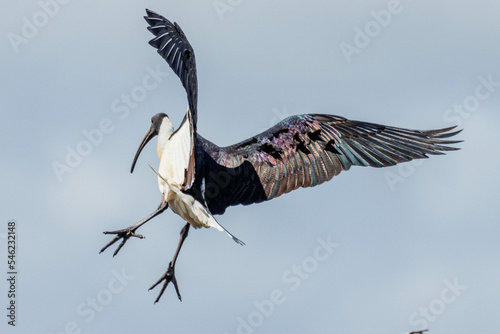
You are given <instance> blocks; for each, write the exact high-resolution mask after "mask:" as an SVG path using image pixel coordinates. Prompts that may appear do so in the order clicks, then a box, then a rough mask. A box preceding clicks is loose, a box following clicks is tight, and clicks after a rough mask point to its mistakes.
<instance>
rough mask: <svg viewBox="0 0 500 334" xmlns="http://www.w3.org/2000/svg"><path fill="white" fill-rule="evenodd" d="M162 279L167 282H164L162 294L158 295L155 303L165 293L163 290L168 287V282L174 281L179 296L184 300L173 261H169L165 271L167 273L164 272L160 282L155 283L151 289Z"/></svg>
mask: <svg viewBox="0 0 500 334" xmlns="http://www.w3.org/2000/svg"><path fill="white" fill-rule="evenodd" d="M162 281H165V282H164V283H163V286H162V288H161V291H160V294H159V295H158V297H157V298H156V300H155V304H156V303H158V301H159V300H160V298H161V296H162V295H163V292H164V291H165V289H166V288H167V285H168V283H170V282H172V283H174V287H175V291H176V292H177V297H178V298H179V300H180V301H181V302H182V298H181V294H180V292H179V286H178V285H177V279H176V278H175V269H174V267H173V266H172V262H170V263H169V265H168V269H167V271H166V272H165V274H163V276H162V277H161V278H160V279H159V280H158V282H156V283H155V284H153V286H151V287H150V288H149V290H152V289H154V288H155V287H156V286H157V285H158V284H160V283H161V282H162Z"/></svg>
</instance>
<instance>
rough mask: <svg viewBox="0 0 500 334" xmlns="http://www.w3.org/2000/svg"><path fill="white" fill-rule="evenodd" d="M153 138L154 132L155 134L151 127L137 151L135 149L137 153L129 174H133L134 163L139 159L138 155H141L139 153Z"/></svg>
mask: <svg viewBox="0 0 500 334" xmlns="http://www.w3.org/2000/svg"><path fill="white" fill-rule="evenodd" d="M155 136H156V132H155V130H154V128H153V126H151V128H150V129H149V131H148V133H146V136H144V139H143V140H142V142H141V145H140V146H139V149H137V152H136V153H135V157H134V161H133V162H132V168H130V173H133V172H134V167H135V163H136V162H137V158H139V154H141V151H142V149H143V148H144V146H146V144H147V143H148V142H149V141H150V140H151V139H153V138H154V137H155Z"/></svg>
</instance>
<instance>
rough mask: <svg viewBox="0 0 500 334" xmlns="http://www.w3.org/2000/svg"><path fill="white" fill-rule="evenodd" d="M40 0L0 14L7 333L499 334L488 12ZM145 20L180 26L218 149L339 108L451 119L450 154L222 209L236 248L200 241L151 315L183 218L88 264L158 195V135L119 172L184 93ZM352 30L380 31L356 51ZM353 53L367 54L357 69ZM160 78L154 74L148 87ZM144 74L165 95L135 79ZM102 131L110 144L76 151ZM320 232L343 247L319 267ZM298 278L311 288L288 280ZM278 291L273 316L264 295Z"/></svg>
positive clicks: (498, 99) (433, 124) (494, 65)
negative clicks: (12, 247)
mask: <svg viewBox="0 0 500 334" xmlns="http://www.w3.org/2000/svg"><path fill="white" fill-rule="evenodd" d="M61 2H62V1H61ZM40 3H49V4H52V5H51V6H49V7H47V6H45V8H46V9H45V10H46V11H47V10H49V11H50V10H51V11H52V12H51V14H52V16H50V15H47V14H44V9H43V8H42V7H43V6H41V5H40ZM40 3H38V2H36V1H23V2H18V1H13V0H6V1H4V2H3V10H2V11H1V13H0V36H2V38H1V39H0V44H1V45H0V50H1V59H2V66H1V67H0V83H1V89H0V110H1V112H2V122H0V136H1V140H0V146H1V153H2V156H3V159H2V163H1V164H0V178H1V180H2V182H1V190H0V203H1V208H2V210H0V221H1V222H2V223H1V225H0V226H1V227H0V228H1V230H0V254H1V255H0V261H1V262H2V263H4V265H2V266H1V267H2V268H4V273H6V271H7V269H6V265H5V264H6V262H7V253H6V239H5V237H6V233H7V222H8V221H9V220H11V219H15V220H16V221H17V230H18V240H19V245H18V256H19V258H18V262H19V264H18V271H19V277H18V283H17V289H18V300H17V303H18V318H17V326H16V328H15V329H13V328H11V326H8V325H7V324H6V322H7V320H6V317H5V315H4V314H6V310H5V308H6V306H7V303H8V299H7V298H6V293H7V290H8V287H7V284H6V283H7V282H6V280H5V279H2V280H1V282H2V283H1V284H0V289H1V290H0V294H1V295H2V296H3V297H2V298H1V299H0V300H1V301H2V302H1V303H2V306H1V309H2V310H4V311H2V314H1V317H0V318H1V319H3V320H2V322H1V324H0V328H1V331H2V333H4V332H5V330H7V332H8V333H15V332H18V333H21V332H22V333H44V334H45V333H47V334H48V333H54V334H55V333H65V332H66V333H71V332H75V333H97V334H99V333H135V332H143V333H146V332H147V333H158V332H161V331H167V330H169V331H170V332H172V333H180V332H189V333H194V332H198V333H221V334H223V333H230V334H233V333H238V332H240V333H250V332H254V333H277V332H282V333H286V332H291V333H301V332H302V333H303V332H305V331H308V332H327V331H328V332H332V333H368V332H370V333H402V332H408V331H410V330H418V329H423V328H429V329H430V330H431V333H472V332H475V333H492V332H496V331H498V321H497V318H498V313H499V311H500V304H499V303H498V296H499V294H500V288H499V284H498V278H499V277H500V267H499V262H498V253H499V250H500V247H499V246H498V240H499V238H500V227H499V221H498V218H499V217H500V214H499V213H500V212H499V211H500V210H499V208H498V204H497V203H496V202H497V198H498V189H499V187H500V178H499V177H498V174H497V167H498V166H499V163H500V159H499V158H498V154H497V152H499V149H500V147H499V146H500V135H499V132H498V128H499V127H500V116H499V114H498V110H499V107H500V84H495V83H496V82H500V67H499V59H500V43H499V41H498V36H499V35H500V23H499V21H498V16H499V14H500V3H498V2H496V1H486V0H484V1H475V2H470V1H439V2H436V1H430V0H421V1H409V0H401V2H400V5H399V7H396V10H394V8H393V7H391V6H392V5H391V4H392V3H393V1H371V2H370V3H369V4H367V3H366V2H361V1H328V2H326V1H321V2H319V1H318V2H315V3H313V4H311V3H308V2H304V1H284V0H283V1H273V2H272V3H270V2H268V1H262V0H258V1H245V0H242V1H232V2H229V1H228V0H221V1H218V2H214V1H206V2H201V1H194V0H185V1H182V3H180V2H178V1H171V0H168V1H141V2H134V3H125V4H123V3H118V2H115V1H113V2H106V3H104V2H102V1H76V0H73V1H67V3H66V4H59V5H57V6H58V7H57V8H56V7H54V5H53V4H54V3H55V2H50V1H48V0H47V2H44V0H42V1H41V2H40ZM214 3H219V4H226V6H229V7H225V11H221V9H220V10H219V12H218V11H217V10H216V8H215V7H214ZM57 4H58V3H57ZM146 7H147V8H150V9H152V10H155V11H157V12H158V13H161V14H162V15H164V16H166V17H167V18H169V19H170V20H172V21H176V22H178V23H179V24H180V25H181V27H182V28H183V30H184V32H185V33H186V34H187V36H188V38H189V40H190V42H191V44H192V45H193V47H194V49H195V52H196V57H197V66H198V79H199V91H200V93H199V126H198V127H199V132H200V133H201V134H202V135H203V136H205V137H207V138H209V139H210V140H212V141H214V142H215V143H217V144H219V145H221V146H222V145H229V144H233V143H236V142H238V141H241V140H243V139H246V138H248V137H250V136H252V135H254V134H256V133H258V132H259V131H260V130H263V129H266V128H268V127H269V126H271V125H273V124H274V123H275V122H277V121H278V120H280V119H281V118H283V117H285V116H288V115H293V114H302V113H330V114H337V115H342V116H344V117H347V118H350V119H356V120H364V121H370V122H377V123H382V124H388V125H394V126H399V127H407V128H417V129H433V128H440V127H447V126H452V125H457V124H458V125H460V127H461V128H464V129H465V130H464V131H463V133H461V134H460V135H459V136H458V137H459V138H458V139H461V140H465V142H464V143H462V144H460V145H459V146H460V147H461V148H462V150H461V151H458V152H452V153H450V154H448V155H446V156H438V157H432V158H431V159H429V160H425V161H423V163H422V162H420V161H419V162H418V163H417V164H414V165H411V164H406V165H401V166H400V167H398V166H396V167H392V168H387V169H368V168H359V167H358V168H355V167H354V168H352V169H351V170H350V171H349V172H345V173H342V174H341V175H340V176H338V177H336V178H335V179H334V180H332V181H331V182H329V183H327V184H324V185H321V186H319V187H317V188H312V189H301V190H298V191H295V192H293V193H291V194H288V195H286V196H283V197H281V198H278V199H276V200H273V201H271V202H268V203H263V204H259V205H254V206H251V207H234V208H230V209H229V210H228V211H227V213H226V214H225V215H224V216H222V217H219V218H218V220H219V221H220V222H221V224H222V225H224V226H226V227H227V228H228V229H229V230H230V231H231V232H232V233H234V234H235V235H236V236H237V237H239V238H240V239H242V240H243V241H245V242H246V246H245V247H240V246H237V245H236V244H235V243H234V242H232V241H231V240H230V239H229V238H228V237H227V236H226V235H225V234H223V233H220V232H217V231H215V230H197V231H194V230H192V231H191V234H190V236H189V238H188V239H187V241H186V243H185V245H184V248H183V250H182V252H181V255H180V258H179V262H178V265H177V268H176V269H177V272H176V273H177V278H178V281H179V286H180V290H181V294H182V296H183V300H184V301H183V302H182V303H180V302H179V301H178V300H177V297H176V296H175V290H174V289H173V287H170V286H169V287H168V289H167V291H166V292H165V294H164V295H163V297H162V299H161V301H160V303H158V304H156V305H154V304H153V301H154V300H155V298H156V296H157V294H158V292H159V288H157V289H155V290H154V291H150V292H148V291H147V289H148V288H149V287H150V286H151V285H152V284H153V283H154V282H156V280H157V279H158V278H159V277H160V276H161V275H162V274H163V273H164V271H165V270H166V268H167V266H168V263H169V261H170V259H171V257H172V256H173V253H174V251H175V248H176V245H177V242H178V233H179V231H180V229H181V228H182V226H183V224H184V222H183V221H182V220H181V218H180V217H178V216H176V215H175V214H173V213H172V212H170V211H169V212H167V213H164V214H162V215H161V216H159V217H157V218H155V219H154V220H153V221H151V222H150V223H148V224H147V225H145V226H144V227H143V228H141V229H140V230H139V231H138V232H139V233H141V234H143V235H145V236H146V239H144V240H137V239H133V240H130V241H129V242H127V244H126V245H125V247H124V248H123V249H122V251H121V252H120V253H119V255H118V256H116V257H115V258H112V252H113V250H112V249H110V250H108V251H106V252H105V253H103V254H101V255H99V254H98V252H99V250H100V248H101V247H102V246H103V245H105V244H106V243H107V242H108V241H109V240H110V237H109V236H105V235H103V234H102V232H103V231H106V230H114V229H119V228H123V227H126V226H129V225H131V224H133V223H135V222H136V221H138V220H140V219H141V218H143V217H144V216H146V215H147V214H149V213H151V212H152V211H154V210H155V209H156V207H157V205H158V204H159V202H160V193H159V191H158V188H157V184H156V182H157V181H156V176H155V175H154V174H153V173H152V172H151V170H150V169H149V167H148V166H147V164H148V163H149V164H151V165H152V166H157V164H158V158H157V156H156V149H155V144H150V145H149V146H147V147H146V149H145V150H144V152H143V153H142V155H141V158H140V159H139V162H138V165H137V167H136V171H135V172H134V174H132V175H131V174H130V173H129V169H130V164H131V162H132V158H133V155H134V154H135V151H136V149H137V147H138V145H139V143H140V141H141V140H142V138H143V136H144V134H145V133H146V131H147V130H148V128H149V125H150V118H151V116H152V115H154V114H156V113H158V112H166V113H168V114H169V116H170V117H171V119H172V120H173V122H174V124H177V125H178V124H179V123H180V121H181V120H182V117H183V116H184V113H185V110H186V98H185V93H184V90H183V89H182V86H181V84H180V82H179V80H178V79H177V77H175V76H174V75H173V74H172V73H171V72H170V69H169V68H168V65H167V64H166V63H164V62H163V60H162V59H161V58H160V57H159V56H158V55H157V53H156V51H155V50H154V49H152V48H151V47H150V46H149V45H148V44H147V42H148V41H149V40H150V38H151V36H152V35H151V34H150V33H149V32H148V31H147V30H146V23H145V21H144V20H143V18H142V16H143V15H144V8H146ZM388 7H389V8H391V9H393V12H395V14H392V15H391V17H390V22H388V21H386V22H387V24H385V23H384V25H385V26H381V25H380V24H379V23H376V21H375V18H374V14H373V12H375V13H381V11H382V10H387V9H388ZM47 8H49V9H47ZM229 9H231V10H229ZM372 11H373V12H372ZM375 16H376V15H375ZM45 19H46V20H45ZM387 20H388V19H387ZM26 22H31V23H33V22H35V23H37V24H38V25H39V27H37V28H36V31H35V30H33V29H31V30H30V29H29V27H27V25H29V23H26ZM377 27H378V28H377ZM23 29H24V30H23ZM358 29H360V30H365V29H372V30H369V32H370V34H371V35H372V36H371V37H369V43H368V42H367V41H366V40H365V42H366V43H365V44H367V45H362V44H360V43H361V42H362V41H361V39H362V38H361V39H360V37H358V38H357V39H356V35H357V34H358V33H357V31H359V30H358ZM23 34H24V35H23ZM21 38H24V40H21ZM13 41H17V42H13ZM20 41H22V42H20ZM356 42H357V43H358V44H356ZM19 43H20V44H19ZM342 43H344V44H342ZM347 44H349V45H351V46H353V47H358V50H357V52H356V53H353V54H351V55H350V56H348V57H346V55H345V53H343V51H342V48H341V45H344V47H345V45H347ZM356 45H358V46H356ZM151 71H157V72H158V71H159V72H160V73H162V74H161V75H160V76H159V77H158V80H157V81H155V80H151V79H148V78H149V77H148V76H149V75H150V74H149V73H150V72H151ZM165 73H168V76H165V75H164V74H165ZM145 78H146V79H145ZM144 80H146V81H147V82H148V83H150V84H151V83H157V87H156V88H152V89H150V90H145V89H144V88H141V87H143V85H144ZM148 80H149V81H148ZM485 81H486V82H488V81H490V82H491V81H492V82H493V84H491V83H490V84H489V85H485V84H484V82H485ZM149 87H150V88H151V86H149ZM141 92H146V94H145V95H144V94H143V95H137V94H140V93H141ZM478 92H479V97H480V98H478V97H476V94H478ZM133 93H135V94H136V95H135V98H134V97H133ZM127 95H128V96H131V98H132V100H131V103H130V104H129V105H127V104H126V102H125V101H124V100H123V99H124V98H126V96H127ZM464 104H465V105H466V106H465V107H464V108H463V112H461V113H460V112H459V111H458V110H459V108H460V106H461V105H464ZM454 106H455V107H454ZM100 126H101V127H104V129H105V131H106V133H104V132H102V130H100V131H101V133H102V138H99V136H97V137H96V138H98V139H96V141H95V144H90V146H89V145H88V144H85V141H87V138H86V137H85V134H84V133H86V132H87V133H88V132H92V131H93V130H94V129H98V128H99V127H100ZM93 133H95V131H94V132H93ZM78 149H80V150H84V151H85V150H87V153H86V156H83V157H82V159H81V161H76V160H73V161H72V162H73V163H72V166H67V168H68V171H67V172H65V173H63V174H62V175H61V174H60V175H59V177H58V175H57V173H56V172H55V171H54V164H55V163H56V164H61V165H67V161H66V159H67V155H68V150H75V151H78ZM69 170H71V171H69ZM328 237H329V238H330V239H331V240H332V241H333V242H335V243H337V244H339V247H338V248H337V249H335V250H334V251H333V253H332V254H328V256H326V255H325V254H327V253H321V255H322V256H323V257H322V259H323V260H322V261H318V260H317V259H314V254H315V252H316V250H317V247H318V246H319V245H320V244H321V243H320V242H319V241H318V238H322V240H327V239H328ZM316 254H317V252H316ZM303 265H305V266H306V268H305V269H307V270H309V271H310V273H308V274H307V275H308V276H307V278H306V276H305V275H304V276H302V277H301V276H299V275H298V274H295V273H293V272H292V271H291V270H292V268H293V267H294V266H299V267H301V266H303ZM117 273H125V274H126V275H125V277H126V278H123V277H122V281H119V280H116V275H117ZM5 275H6V274H5ZM118 276H120V275H118ZM127 277H128V278H127ZM291 282H294V283H291ZM453 284H455V285H456V284H458V285H459V287H458V288H457V287H455V288H454V289H450V287H449V286H450V285H453ZM280 292H281V293H280ZM276 295H280V298H279V303H274V304H273V307H269V303H266V302H263V301H264V300H269V299H270V298H271V297H272V296H276ZM92 303H94V304H93V305H94V308H92V306H91V305H92ZM256 305H267V307H268V308H267V309H266V310H265V311H259V307H258V306H256ZM242 323H245V325H242Z"/></svg>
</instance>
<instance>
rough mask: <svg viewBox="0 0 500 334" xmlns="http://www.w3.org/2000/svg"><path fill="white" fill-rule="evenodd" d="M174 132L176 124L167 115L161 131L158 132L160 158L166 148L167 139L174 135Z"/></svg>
mask: <svg viewBox="0 0 500 334" xmlns="http://www.w3.org/2000/svg"><path fill="white" fill-rule="evenodd" d="M172 133H174V125H173V124H172V122H171V121H170V119H169V118H168V117H165V118H164V119H163V120H162V122H161V125H160V131H159V132H158V144H157V148H156V150H157V152H158V157H159V158H160V160H161V156H162V154H163V149H164V148H165V145H166V144H167V141H168V140H169V139H170V136H172Z"/></svg>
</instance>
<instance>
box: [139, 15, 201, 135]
mask: <svg viewBox="0 0 500 334" xmlns="http://www.w3.org/2000/svg"><path fill="white" fill-rule="evenodd" d="M146 14H147V16H145V17H144V19H145V20H146V22H147V23H148V24H149V27H148V30H149V31H150V32H151V33H152V34H153V35H155V37H154V38H153V39H152V40H150V41H149V44H150V45H151V46H152V47H154V48H156V49H157V50H158V54H159V55H160V56H162V57H163V59H165V60H166V61H167V63H168V65H169V66H170V67H171V68H172V70H173V71H174V72H175V74H176V75H177V76H178V77H179V79H180V80H181V82H182V85H183V86H184V89H185V90H186V93H187V98H188V104H189V111H190V112H191V113H192V116H191V117H192V119H193V125H194V128H195V129H196V122H197V102H198V79H197V75H196V60H195V56H194V50H193V48H192V47H191V44H189V41H188V39H187V37H186V35H184V32H183V31H182V29H181V27H179V25H178V24H177V23H172V22H170V21H169V20H168V19H166V18H165V17H163V16H161V15H159V14H157V13H155V12H153V11H151V10H149V9H146Z"/></svg>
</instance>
